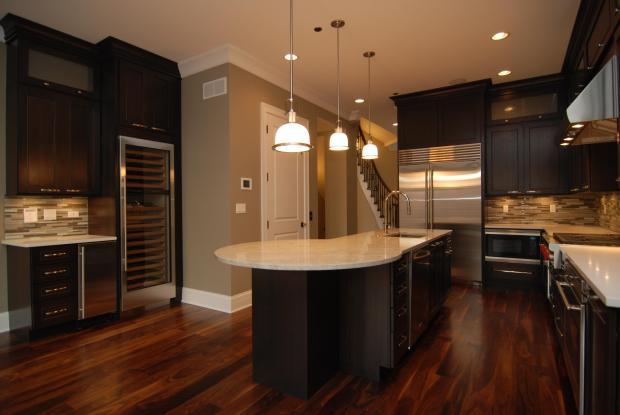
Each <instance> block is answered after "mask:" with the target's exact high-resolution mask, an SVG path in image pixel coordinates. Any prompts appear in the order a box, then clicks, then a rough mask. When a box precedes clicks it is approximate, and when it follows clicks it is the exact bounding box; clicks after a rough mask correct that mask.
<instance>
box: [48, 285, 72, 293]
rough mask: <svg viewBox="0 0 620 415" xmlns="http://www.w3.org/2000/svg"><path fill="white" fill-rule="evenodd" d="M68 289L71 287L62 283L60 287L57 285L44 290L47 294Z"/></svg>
mask: <svg viewBox="0 0 620 415" xmlns="http://www.w3.org/2000/svg"><path fill="white" fill-rule="evenodd" d="M68 289H69V287H68V286H67V285H61V286H60V287H56V288H46V289H45V290H44V293H45V294H52V293H57V292H60V291H66V290H68Z"/></svg>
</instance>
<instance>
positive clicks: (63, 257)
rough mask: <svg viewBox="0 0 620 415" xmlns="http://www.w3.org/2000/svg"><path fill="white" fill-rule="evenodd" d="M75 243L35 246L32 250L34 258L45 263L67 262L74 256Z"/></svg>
mask: <svg viewBox="0 0 620 415" xmlns="http://www.w3.org/2000/svg"><path fill="white" fill-rule="evenodd" d="M75 251H76V246H75V245H59V246H48V247H44V248H37V249H35V250H34V260H35V261H36V262H37V263H40V264H45V263H50V262H61V261H62V262H68V261H72V260H73V258H74V257H75Z"/></svg>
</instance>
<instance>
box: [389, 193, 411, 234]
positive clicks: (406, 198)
mask: <svg viewBox="0 0 620 415" xmlns="http://www.w3.org/2000/svg"><path fill="white" fill-rule="evenodd" d="M400 195H403V196H404V197H405V200H406V201H407V215H411V199H409V196H407V194H406V193H403V192H401V191H400V190H392V191H391V192H390V193H388V195H387V196H386V197H385V199H384V200H383V233H385V234H386V235H387V233H388V228H389V224H388V211H387V202H388V200H390V198H391V197H392V196H396V199H398V198H399V196H400ZM391 219H392V218H391V217H390V218H389V221H390V222H391Z"/></svg>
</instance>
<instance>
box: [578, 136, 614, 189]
mask: <svg viewBox="0 0 620 415" xmlns="http://www.w3.org/2000/svg"><path fill="white" fill-rule="evenodd" d="M582 147H588V148H589V149H588V151H589V153H590V160H589V167H590V171H589V178H590V182H589V183H587V184H586V185H587V186H589V187H588V189H587V190H590V191H592V192H602V191H613V190H616V189H617V186H618V182H616V179H617V178H618V176H617V173H618V156H617V151H618V150H617V147H618V144H616V143H600V144H590V145H588V146H582Z"/></svg>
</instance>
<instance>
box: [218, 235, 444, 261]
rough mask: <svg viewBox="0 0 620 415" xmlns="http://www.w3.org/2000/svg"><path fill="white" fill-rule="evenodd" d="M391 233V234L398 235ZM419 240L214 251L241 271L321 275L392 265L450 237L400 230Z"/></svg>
mask: <svg viewBox="0 0 620 415" xmlns="http://www.w3.org/2000/svg"><path fill="white" fill-rule="evenodd" d="M397 231H398V230H396V229H392V230H390V233H394V232H397ZM400 232H402V233H405V232H406V233H412V234H413V233H415V234H416V236H417V235H420V236H419V237H390V236H384V235H383V232H382V231H374V232H365V233H359V234H356V235H348V236H343V237H340V238H333V239H299V240H278V241H262V242H248V243H243V244H237V245H230V246H226V247H223V248H220V249H218V250H216V251H215V256H216V257H217V258H218V259H219V260H220V261H222V262H224V263H226V264H229V265H236V266H240V267H248V268H258V269H270V270H289V271H321V270H337V269H351V268H364V267H371V266H375V265H381V264H387V263H389V262H392V261H395V260H397V259H398V258H400V257H401V256H402V254H403V253H405V252H407V251H410V250H413V249H416V248H418V247H422V246H424V245H426V244H428V243H429V242H431V241H433V240H436V239H438V238H441V237H443V236H445V235H448V234H450V233H451V232H452V231H451V230H442V229H435V230H432V231H431V230H420V229H400Z"/></svg>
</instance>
